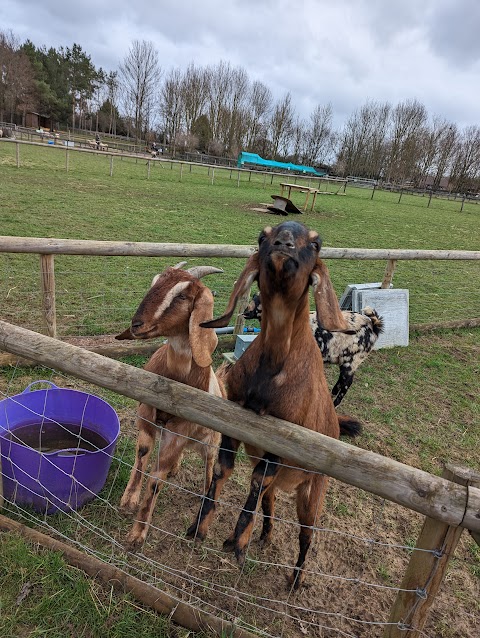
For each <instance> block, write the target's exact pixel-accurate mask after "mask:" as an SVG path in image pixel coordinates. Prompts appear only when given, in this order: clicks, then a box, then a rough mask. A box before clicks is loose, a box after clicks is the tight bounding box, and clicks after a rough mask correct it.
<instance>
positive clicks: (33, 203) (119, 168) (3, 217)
mask: <svg viewBox="0 0 480 638" xmlns="http://www.w3.org/2000/svg"><path fill="white" fill-rule="evenodd" d="M20 157H21V167H20V169H17V168H16V164H15V153H14V145H13V144H6V143H3V144H1V145H0V166H1V172H0V187H1V191H2V207H1V209H0V223H1V229H2V231H1V232H2V234H4V235H19V236H38V237H57V238H72V239H99V240H123V241H159V242H182V243H183V242H187V243H220V244H248V245H251V244H255V242H256V238H257V236H258V234H259V231H260V230H261V228H262V227H264V226H265V225H268V224H275V223H278V222H279V221H281V218H279V217H275V216H272V215H269V214H264V213H258V212H255V211H253V210H251V209H252V208H253V207H258V205H259V204H260V203H261V202H268V201H270V195H271V194H272V193H276V192H279V186H278V184H279V182H280V181H282V179H281V178H280V177H275V178H274V180H273V184H270V179H271V178H270V177H268V179H267V180H266V184H265V188H264V178H263V176H261V175H255V174H254V175H252V177H251V181H249V178H248V174H243V175H242V177H241V181H240V185H239V187H237V180H236V173H235V171H233V172H232V174H231V177H230V171H229V170H220V169H218V168H217V169H216V171H215V177H214V184H213V185H212V184H211V178H212V173H210V175H208V173H207V169H206V168H205V167H201V166H195V167H193V168H192V172H190V170H189V167H188V166H185V167H184V170H183V175H182V182H180V181H179V180H180V169H179V166H178V165H175V164H173V165H171V164H170V163H159V162H152V167H151V174H150V179H147V166H146V161H145V159H143V158H140V159H138V161H135V160H134V159H131V158H125V159H123V160H120V159H119V158H115V160H114V173H113V177H110V175H109V171H110V163H109V158H108V157H107V156H102V155H91V154H85V153H74V152H71V153H70V160H69V169H70V170H69V172H68V173H67V172H66V171H65V151H63V150H61V149H57V148H52V147H44V148H38V147H33V146H27V145H22V146H21V147H20ZM171 166H172V167H171ZM291 179H292V178H291V177H290V178H289V180H291ZM292 197H293V198H294V200H295V202H296V203H297V204H298V205H302V204H303V201H304V195H303V194H302V193H295V192H294V193H293V194H292ZM397 202H398V194H394V193H388V192H376V193H375V197H374V199H373V200H372V199H371V191H369V190H364V189H359V188H352V187H349V188H348V189H347V196H345V197H343V196H342V197H340V196H338V197H335V196H330V195H323V196H319V197H318V198H317V205H316V210H315V212H313V213H310V212H308V213H306V214H305V215H303V216H302V221H304V222H305V223H306V224H307V225H309V226H311V227H313V228H315V229H316V230H318V231H319V233H320V234H321V236H322V237H323V241H324V245H325V246H337V247H339V246H344V247H352V248H355V247H362V248H412V249H457V250H460V249H463V250H474V249H477V248H478V240H477V237H478V225H479V221H480V207H479V206H478V205H477V204H475V203H468V204H466V205H465V207H464V210H463V212H460V203H459V202H458V201H457V202H454V201H447V200H432V205H431V208H429V209H427V208H426V203H427V199H426V198H422V197H418V196H412V195H410V196H409V195H404V196H403V197H402V201H401V203H400V204H398V203H397ZM199 261H202V260H189V262H190V263H191V264H194V263H199ZM203 261H205V260H203ZM171 263H172V259H152V258H140V257H138V258H116V257H103V258H94V257H72V256H70V257H68V256H58V257H56V259H55V271H56V288H57V290H56V299H57V309H58V312H57V323H58V330H59V334H88V333H91V334H101V333H109V332H115V331H117V330H120V329H122V327H123V326H124V324H125V322H126V321H128V319H129V317H130V316H131V312H132V309H133V308H134V307H135V304H136V303H137V302H138V299H139V298H140V297H141V295H142V294H143V292H144V291H145V290H146V288H147V287H148V285H149V283H150V280H151V276H152V274H154V273H155V272H157V271H159V270H162V269H163V268H164V267H165V266H167V265H169V264H171ZM209 263H212V264H213V265H216V266H220V267H222V268H224V269H225V274H224V275H221V276H212V277H210V278H209V282H210V284H209V285H210V286H211V287H212V289H215V290H216V291H217V293H218V295H217V303H218V305H219V307H224V304H225V301H226V298H227V296H228V292H229V290H230V289H231V285H232V283H233V281H234V280H235V278H236V276H237V275H238V272H239V271H240V269H241V267H242V263H243V261H242V260H236V259H214V260H210V261H209ZM329 267H330V270H331V275H332V281H333V283H334V285H335V288H336V290H337V291H338V293H339V294H340V293H341V292H342V291H343V289H344V287H345V285H346V284H348V283H360V282H364V281H378V280H381V279H382V276H383V272H384V268H385V262H383V261H355V260H353V261H352V260H332V261H330V262H329ZM38 269H39V267H38V257H37V256H35V255H28V256H24V255H0V273H1V274H2V275H3V276H0V295H1V296H2V298H3V299H6V300H7V304H6V307H5V308H4V318H5V319H8V318H10V319H12V320H13V318H15V320H16V323H19V324H20V325H26V326H30V327H36V328H37V329H39V330H43V326H42V319H41V313H40V308H41V300H40V294H39V283H38V277H39V275H38ZM478 279H479V276H478V262H471V261H464V262H462V261H456V262H446V261H406V262H401V263H399V264H398V266H397V270H396V272H395V277H394V284H395V287H397V288H408V289H409V291H410V300H411V304H410V306H411V308H410V321H411V323H420V322H423V323H425V322H430V321H434V320H445V321H446V320H451V319H466V318H469V317H472V316H475V315H478V307H479V305H480V295H479V292H478V286H477V285H475V281H478ZM85 280H88V286H85Z"/></svg>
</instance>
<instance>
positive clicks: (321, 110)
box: [303, 104, 333, 164]
mask: <svg viewBox="0 0 480 638" xmlns="http://www.w3.org/2000/svg"><path fill="white" fill-rule="evenodd" d="M332 120H333V110H332V105H331V104H327V105H325V106H321V105H318V106H316V107H315V109H314V111H313V113H312V114H311V115H310V125H309V126H308V128H306V131H305V151H304V153H303V161H304V162H305V163H307V164H315V163H322V162H324V161H325V158H326V157H327V155H328V154H329V153H330V151H331V149H332Z"/></svg>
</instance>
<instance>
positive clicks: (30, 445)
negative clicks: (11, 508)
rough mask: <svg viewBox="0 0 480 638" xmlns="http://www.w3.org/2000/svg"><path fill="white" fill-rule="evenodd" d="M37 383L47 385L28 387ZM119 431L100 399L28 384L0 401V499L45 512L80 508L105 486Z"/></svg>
mask: <svg viewBox="0 0 480 638" xmlns="http://www.w3.org/2000/svg"><path fill="white" fill-rule="evenodd" d="M37 383H43V384H45V383H46V384H48V385H49V386H50V387H49V388H47V389H43V390H33V391H30V388H31V387H32V386H33V385H35V384H37ZM119 434H120V423H119V419H118V415H117V413H116V412H115V410H114V409H113V408H112V406H111V405H109V404H108V403H107V402H106V401H104V400H103V399H100V398H99V397H97V396H95V395H93V394H88V393H86V392H79V391H78V390H69V389H65V388H58V387H57V386H56V385H54V384H53V383H51V382H50V381H35V382H34V383H31V384H30V385H29V386H27V387H26V388H25V390H24V391H23V392H22V393H21V394H17V395H15V396H13V397H8V398H7V399H4V400H3V401H0V453H1V459H2V474H3V492H4V496H5V499H6V500H7V501H11V502H15V503H17V504H18V505H26V506H30V507H33V508H34V509H35V510H37V511H38V512H42V513H43V512H46V513H47V514H53V513H55V512H57V511H62V512H68V511H72V510H76V509H78V508H79V507H82V505H84V504H85V503H87V502H88V501H91V500H92V499H94V498H95V496H96V495H97V494H98V493H99V492H100V490H101V489H102V488H103V486H104V485H105V481H106V479H107V474H108V470H109V469H110V463H111V460H112V455H113V453H114V451H115V445H116V442H117V438H118V435H119Z"/></svg>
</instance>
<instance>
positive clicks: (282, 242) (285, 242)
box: [275, 230, 295, 248]
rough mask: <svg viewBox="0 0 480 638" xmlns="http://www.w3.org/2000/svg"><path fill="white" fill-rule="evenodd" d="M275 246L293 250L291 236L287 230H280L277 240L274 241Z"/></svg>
mask: <svg viewBox="0 0 480 638" xmlns="http://www.w3.org/2000/svg"><path fill="white" fill-rule="evenodd" d="M275 246H286V247H287V248H293V247H294V246H295V241H294V239H293V235H292V233H291V232H290V231H289V230H282V231H281V232H280V233H279V234H278V237H277V239H276V240H275Z"/></svg>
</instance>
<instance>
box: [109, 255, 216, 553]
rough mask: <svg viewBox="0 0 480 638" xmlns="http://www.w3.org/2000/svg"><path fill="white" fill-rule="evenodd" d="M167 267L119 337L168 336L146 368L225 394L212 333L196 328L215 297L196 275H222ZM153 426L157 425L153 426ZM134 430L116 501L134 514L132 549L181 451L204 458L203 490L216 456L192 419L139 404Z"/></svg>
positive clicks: (212, 440) (209, 436)
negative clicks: (131, 456) (131, 460)
mask: <svg viewBox="0 0 480 638" xmlns="http://www.w3.org/2000/svg"><path fill="white" fill-rule="evenodd" d="M182 265H183V263H182V264H178V266H176V267H174V268H168V269H167V270H166V271H165V272H164V273H162V274H160V275H157V276H156V277H155V278H154V279H153V282H152V287H151V288H150V290H149V291H148V293H147V295H146V296H145V298H144V299H143V301H142V302H141V304H140V306H139V307H138V310H137V311H136V313H135V315H134V317H133V319H132V322H131V326H130V328H128V329H127V330H126V331H125V332H123V333H122V334H121V335H118V336H117V339H151V338H153V337H158V336H165V337H168V341H167V343H166V344H164V345H162V346H161V347H160V348H159V349H158V350H157V351H156V352H155V353H154V354H153V356H152V357H151V358H150V360H149V361H148V362H147V363H146V364H145V370H148V371H150V372H155V373H156V374H159V375H161V376H164V377H168V378H169V379H174V380H175V381H180V382H181V383H185V384H187V385H190V386H193V387H195V388H199V389H200V390H204V391H205V392H210V393H211V394H214V395H216V396H225V391H224V389H223V384H222V382H221V381H220V382H219V380H218V379H217V377H216V376H215V374H214V372H213V369H212V367H211V363H212V356H211V355H212V353H213V351H214V350H215V348H216V346H217V342H218V339H217V336H216V334H215V331H214V330H213V329H209V330H205V329H203V328H200V326H199V324H200V323H201V322H203V321H208V320H209V319H211V318H212V317H213V295H212V293H211V291H210V290H209V289H208V288H207V287H206V286H205V285H204V284H203V283H202V282H201V281H200V277H202V276H204V275H208V274H212V273H218V272H223V271H222V270H220V269H218V268H213V267H211V266H199V267H194V268H190V269H189V270H182V269H181V268H180V266H182ZM155 424H156V425H155ZM136 426H137V430H138V436H137V445H136V453H135V464H134V466H133V467H132V471H131V474H130V480H129V481H128V484H127V487H126V489H125V492H124V494H123V496H122V499H121V501H120V507H121V508H123V509H125V510H128V511H135V510H137V509H138V512H137V516H136V520H135V523H134V524H133V527H132V529H131V531H130V533H129V535H128V538H127V543H128V544H129V545H130V547H132V548H133V549H135V548H136V547H138V546H140V545H141V544H142V543H143V542H144V541H145V538H146V537H147V532H148V526H149V524H150V521H151V519H152V515H153V510H154V508H155V503H156V501H157V497H158V492H159V488H160V484H161V483H162V482H163V481H165V479H166V478H167V476H168V475H172V474H174V473H175V472H176V471H177V470H178V468H179V467H180V462H181V460H182V454H183V451H184V450H185V449H187V448H190V449H194V450H196V451H197V452H198V453H199V454H200V455H201V456H202V457H203V459H204V460H205V468H206V470H205V489H206V488H207V487H208V486H209V485H210V482H211V480H212V476H213V466H214V463H215V459H216V457H217V453H218V444H219V442H220V434H219V433H218V432H214V431H213V430H210V429H208V428H205V427H202V426H200V425H198V424H196V423H192V422H191V421H186V420H185V419H181V418H180V417H176V416H173V415H172V414H167V413H165V412H162V411H160V410H157V409H156V408H154V407H152V406H150V405H146V404H145V403H140V404H139V406H138V409H137V418H136ZM159 428H160V437H161V439H160V450H159V454H158V458H157V461H156V463H155V467H154V471H153V472H152V473H151V475H150V477H149V479H148V481H147V486H146V490H145V496H144V498H143V500H142V502H141V503H140V493H141V489H142V479H143V476H144V474H145V472H146V469H147V466H148V461H149V459H150V455H151V453H152V451H153V448H154V446H155V435H156V433H157V431H159Z"/></svg>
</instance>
